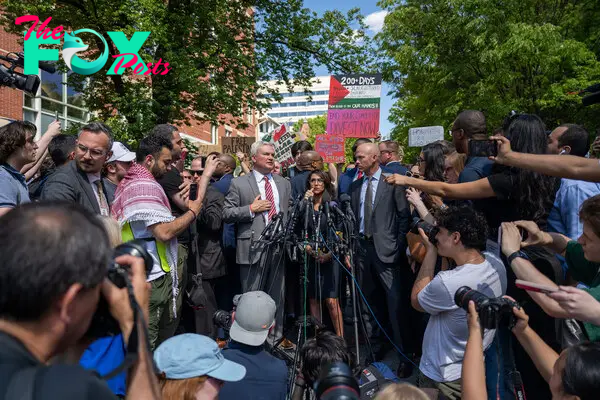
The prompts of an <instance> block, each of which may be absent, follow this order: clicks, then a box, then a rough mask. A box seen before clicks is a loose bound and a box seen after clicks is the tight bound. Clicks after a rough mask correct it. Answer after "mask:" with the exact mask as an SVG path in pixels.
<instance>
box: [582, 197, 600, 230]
mask: <svg viewBox="0 0 600 400" xmlns="http://www.w3.org/2000/svg"><path fill="white" fill-rule="evenodd" d="M579 219H580V220H581V221H582V222H587V223H589V224H590V226H591V228H592V230H593V231H594V233H595V234H596V236H598V237H600V194H597V195H595V196H593V197H590V198H589V199H587V200H585V201H584V202H583V203H582V204H581V208H580V209H579Z"/></svg>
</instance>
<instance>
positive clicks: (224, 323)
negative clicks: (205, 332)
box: [213, 310, 233, 331]
mask: <svg viewBox="0 0 600 400" xmlns="http://www.w3.org/2000/svg"><path fill="white" fill-rule="evenodd" d="M213 322H214V324H215V325H216V326H217V327H219V328H223V329H225V330H226V331H229V329H230V328H231V323H232V322H233V318H232V312H231V311H225V310H217V311H215V313H214V314H213Z"/></svg>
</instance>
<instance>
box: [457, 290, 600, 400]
mask: <svg viewBox="0 0 600 400" xmlns="http://www.w3.org/2000/svg"><path fill="white" fill-rule="evenodd" d="M513 313H514V315H515V317H516V318H517V323H516V325H515V327H514V328H513V330H512V332H513V334H514V335H515V337H516V338H517V340H518V341H519V343H521V345H522V346H523V348H524V349H525V351H526V352H527V354H528V355H529V357H530V358H531V360H532V361H533V363H534V364H535V366H536V368H537V370H538V371H539V373H540V374H541V375H542V376H543V377H544V380H545V381H546V382H547V383H548V385H549V386H550V392H551V393H552V399H553V400H592V399H597V398H598V393H600V366H599V364H598V360H599V359H600V343H592V342H584V343H579V344H577V345H575V346H572V347H569V348H567V349H565V350H563V352H562V353H561V354H560V356H559V355H558V354H557V353H556V352H555V351H554V350H553V349H552V348H551V347H550V346H548V345H547V344H546V343H545V342H544V341H543V340H542V339H541V338H540V336H539V335H538V334H537V333H536V332H535V331H534V330H533V329H531V327H530V326H529V316H528V315H527V314H525V311H523V309H522V308H517V307H515V308H513ZM468 321H469V322H468V323H469V340H468V341H467V348H466V351H465V357H464V362H463V371H462V381H463V382H465V383H466V384H465V385H464V386H463V392H462V398H463V400H479V399H485V398H486V397H487V394H486V389H485V374H484V372H483V371H484V368H483V352H482V346H481V331H480V329H481V327H480V325H479V317H478V315H477V311H476V309H475V304H474V303H473V302H472V301H471V302H469V320H468ZM524 384H525V388H526V389H527V387H528V382H527V381H524ZM531 387H532V388H533V389H534V390H536V391H537V389H538V388H535V387H533V386H531Z"/></svg>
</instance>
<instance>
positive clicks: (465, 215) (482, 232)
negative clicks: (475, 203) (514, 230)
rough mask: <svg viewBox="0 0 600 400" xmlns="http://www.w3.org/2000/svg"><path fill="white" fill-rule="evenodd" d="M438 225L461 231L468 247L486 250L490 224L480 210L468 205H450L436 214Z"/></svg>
mask: <svg viewBox="0 0 600 400" xmlns="http://www.w3.org/2000/svg"><path fill="white" fill-rule="evenodd" d="M435 219H436V221H437V225H438V226H439V227H441V228H446V229H447V230H448V231H449V232H450V233H452V232H458V233H460V241H461V242H462V244H463V246H465V248H467V249H476V250H479V251H483V250H485V247H486V240H487V237H488V231H489V228H488V224H487V221H486V219H485V217H484V216H483V214H481V213H480V212H477V211H475V210H474V209H473V208H471V207H468V206H450V207H448V208H445V209H443V210H442V209H439V210H438V211H437V212H436V214H435Z"/></svg>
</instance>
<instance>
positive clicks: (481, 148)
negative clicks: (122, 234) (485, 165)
mask: <svg viewBox="0 0 600 400" xmlns="http://www.w3.org/2000/svg"><path fill="white" fill-rule="evenodd" d="M497 155H498V145H497V144H496V141H495V140H470V141H469V157H490V156H494V157H495V156H497Z"/></svg>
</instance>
